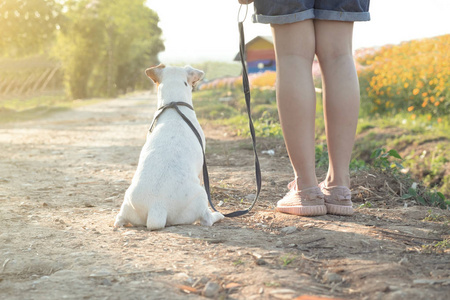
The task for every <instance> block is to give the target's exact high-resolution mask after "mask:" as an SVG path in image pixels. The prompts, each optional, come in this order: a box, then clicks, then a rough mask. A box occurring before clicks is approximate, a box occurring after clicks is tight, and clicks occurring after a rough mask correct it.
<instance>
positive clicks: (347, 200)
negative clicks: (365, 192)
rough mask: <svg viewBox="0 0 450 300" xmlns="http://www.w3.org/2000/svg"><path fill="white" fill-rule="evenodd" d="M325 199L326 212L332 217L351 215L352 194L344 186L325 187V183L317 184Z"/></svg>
mask: <svg viewBox="0 0 450 300" xmlns="http://www.w3.org/2000/svg"><path fill="white" fill-rule="evenodd" d="M319 187H320V189H321V191H322V193H323V196H324V198H325V206H326V207H327V212H328V213H329V214H333V215H342V216H351V215H353V212H354V211H353V207H352V194H351V192H350V189H349V188H348V187H346V186H331V187H327V186H326V185H325V181H322V182H321V183H320V184H319Z"/></svg>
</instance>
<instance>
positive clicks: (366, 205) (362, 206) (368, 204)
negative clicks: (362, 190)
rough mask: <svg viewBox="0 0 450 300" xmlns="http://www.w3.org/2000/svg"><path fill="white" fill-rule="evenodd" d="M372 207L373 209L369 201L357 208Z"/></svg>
mask: <svg viewBox="0 0 450 300" xmlns="http://www.w3.org/2000/svg"><path fill="white" fill-rule="evenodd" d="M372 207H373V205H372V203H371V202H370V201H366V202H364V203H363V204H361V205H360V206H359V208H372Z"/></svg>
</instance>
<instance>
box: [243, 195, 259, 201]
mask: <svg viewBox="0 0 450 300" xmlns="http://www.w3.org/2000/svg"><path fill="white" fill-rule="evenodd" d="M255 197H256V195H255V194H248V195H247V196H245V199H247V200H253V199H255Z"/></svg>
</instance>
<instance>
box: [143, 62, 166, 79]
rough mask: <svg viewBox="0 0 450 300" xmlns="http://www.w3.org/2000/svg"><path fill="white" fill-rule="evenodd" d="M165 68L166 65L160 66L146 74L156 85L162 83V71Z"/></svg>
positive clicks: (147, 71)
mask: <svg viewBox="0 0 450 300" xmlns="http://www.w3.org/2000/svg"><path fill="white" fill-rule="evenodd" d="M165 67H166V66H165V65H163V64H159V65H157V66H156V67H151V68H148V69H147V70H145V74H146V75H147V76H148V77H150V79H151V80H153V82H154V83H161V74H162V70H163V69H164V68H165Z"/></svg>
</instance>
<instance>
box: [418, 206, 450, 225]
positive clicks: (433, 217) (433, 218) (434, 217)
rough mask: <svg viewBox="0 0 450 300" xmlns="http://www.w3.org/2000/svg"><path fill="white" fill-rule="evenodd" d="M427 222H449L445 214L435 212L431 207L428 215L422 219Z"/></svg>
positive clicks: (449, 219)
mask: <svg viewBox="0 0 450 300" xmlns="http://www.w3.org/2000/svg"><path fill="white" fill-rule="evenodd" d="M423 220H424V221H429V222H447V223H448V222H449V221H450V218H449V217H447V216H445V215H440V214H435V213H433V211H432V210H431V209H429V210H428V215H427V216H426V217H425V218H424V219H423Z"/></svg>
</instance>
